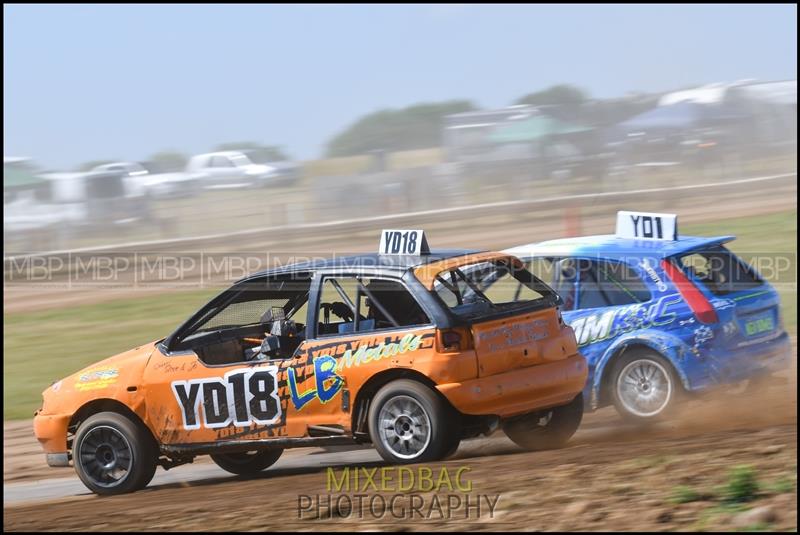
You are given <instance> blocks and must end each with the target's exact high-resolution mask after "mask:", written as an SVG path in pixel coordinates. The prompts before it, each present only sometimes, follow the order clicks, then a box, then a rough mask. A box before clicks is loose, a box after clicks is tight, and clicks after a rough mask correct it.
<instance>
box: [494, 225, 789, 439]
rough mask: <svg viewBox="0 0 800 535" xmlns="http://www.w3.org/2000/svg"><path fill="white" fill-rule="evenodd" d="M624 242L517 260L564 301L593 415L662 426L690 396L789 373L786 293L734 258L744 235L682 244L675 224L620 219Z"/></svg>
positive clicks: (528, 249)
mask: <svg viewBox="0 0 800 535" xmlns="http://www.w3.org/2000/svg"><path fill="white" fill-rule="evenodd" d="M616 232H617V233H616V234H615V235H604V236H586V237H579V238H566V239H559V240H552V241H546V242H542V243H537V244H529V245H524V246H520V247H515V248H513V249H509V250H507V251H506V252H509V253H511V254H513V255H515V256H517V257H519V258H521V259H522V260H523V261H525V262H526V264H529V269H530V271H531V272H533V273H534V274H536V275H537V276H538V277H539V278H540V279H542V280H544V281H545V282H548V281H549V282H550V285H551V286H552V288H553V289H554V290H556V292H558V294H559V295H560V296H561V298H562V299H563V301H564V303H563V307H562V313H563V317H564V321H566V322H567V323H569V324H570V325H571V326H572V328H573V329H574V331H575V337H576V338H577V341H578V347H579V350H580V352H581V353H582V354H583V355H584V357H586V359H587V361H588V364H589V376H588V379H587V384H586V387H585V389H584V392H583V395H584V399H585V400H586V401H587V405H588V407H587V408H588V409H590V410H594V409H597V408H599V407H602V406H605V405H609V404H613V405H614V406H615V407H616V409H617V411H618V412H619V413H620V415H621V416H622V417H623V418H625V419H627V420H631V421H636V422H640V423H642V422H648V421H653V420H655V419H656V418H658V417H660V416H662V415H663V414H665V413H667V412H668V410H669V409H670V408H671V407H673V406H674V405H675V402H676V400H677V398H678V397H680V395H681V394H682V393H685V392H697V391H702V390H704V389H708V388H710V387H712V386H715V385H722V384H726V383H735V382H739V381H742V380H744V379H752V378H755V377H759V376H766V375H769V374H771V373H773V372H775V371H779V370H782V369H785V368H787V367H788V366H789V365H790V360H791V354H792V350H791V344H790V341H789V335H788V334H787V333H786V331H785V330H784V328H783V323H782V320H781V313H780V298H779V296H778V293H777V292H776V291H775V289H774V288H773V287H772V286H771V285H770V284H769V283H767V282H766V281H765V280H763V279H762V278H761V276H760V275H759V274H758V273H757V272H756V271H755V269H753V268H752V267H751V266H749V265H747V263H745V262H744V261H742V260H741V259H740V258H738V257H737V256H736V255H735V254H733V253H732V252H730V251H729V250H728V249H727V248H725V245H724V244H725V243H726V242H729V241H731V240H733V239H734V237H733V236H718V237H711V238H702V237H694V236H681V237H678V234H677V217H676V216H674V215H671V214H652V213H643V212H619V213H618V215H617V231H616Z"/></svg>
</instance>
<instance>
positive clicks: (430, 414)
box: [368, 379, 460, 464]
mask: <svg viewBox="0 0 800 535" xmlns="http://www.w3.org/2000/svg"><path fill="white" fill-rule="evenodd" d="M368 421H369V434H370V437H371V439H372V444H373V445H374V446H375V449H377V450H378V453H380V455H381V457H383V459H384V460H386V461H388V462H391V463H395V464H408V463H417V462H427V461H436V460H439V459H443V458H445V457H446V456H447V455H450V454H452V453H454V452H455V450H456V449H457V448H458V443H459V441H460V433H459V432H460V430H459V429H458V414H457V413H456V412H455V411H454V410H453V409H452V408H451V407H450V405H448V404H447V402H446V401H445V400H444V399H442V398H441V397H439V396H438V395H437V394H436V393H435V392H434V391H433V390H431V389H430V388H428V387H427V386H425V385H423V384H421V383H418V382H417V381H412V380H408V379H399V380H397V381H392V382H391V383H388V384H387V385H385V386H384V387H383V388H381V389H380V390H379V391H378V392H377V394H375V397H374V398H373V399H372V403H370V408H369V414H368Z"/></svg>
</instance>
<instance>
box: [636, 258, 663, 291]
mask: <svg viewBox="0 0 800 535" xmlns="http://www.w3.org/2000/svg"><path fill="white" fill-rule="evenodd" d="M639 267H640V268H642V269H643V270H644V272H645V273H647V276H648V277H650V280H651V281H653V283H654V284H655V285H656V288H658V291H659V292H666V291H667V285H666V283H665V282H664V281H663V280H661V276H660V275H659V274H658V272H657V271H656V270H655V268H653V266H652V265H650V262H649V261H648V259H647V258H643V259H642V261H641V262H639Z"/></svg>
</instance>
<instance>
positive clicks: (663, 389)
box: [608, 350, 681, 424]
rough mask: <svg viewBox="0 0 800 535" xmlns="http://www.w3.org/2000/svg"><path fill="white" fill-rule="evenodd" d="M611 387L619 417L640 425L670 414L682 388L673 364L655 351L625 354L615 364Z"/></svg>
mask: <svg viewBox="0 0 800 535" xmlns="http://www.w3.org/2000/svg"><path fill="white" fill-rule="evenodd" d="M608 385H609V388H610V389H611V399H612V401H613V402H614V407H616V409H617V412H618V413H619V415H620V416H622V418H623V419H625V420H627V421H629V422H632V423H638V424H648V423H652V422H656V421H658V420H659V419H661V418H663V417H665V416H667V415H669V413H670V412H671V411H672V410H673V409H674V407H675V404H676V402H677V399H678V396H679V394H680V388H681V386H680V381H678V379H677V376H676V374H675V371H674V369H673V368H672V364H670V362H669V361H668V360H667V359H665V358H664V357H662V356H661V355H659V354H658V353H656V352H655V351H652V350H636V351H631V352H629V353H626V354H624V355H623V356H622V358H620V359H619V360H618V361H617V362H616V363H615V364H614V367H613V369H612V370H611V376H610V380H609V383H608Z"/></svg>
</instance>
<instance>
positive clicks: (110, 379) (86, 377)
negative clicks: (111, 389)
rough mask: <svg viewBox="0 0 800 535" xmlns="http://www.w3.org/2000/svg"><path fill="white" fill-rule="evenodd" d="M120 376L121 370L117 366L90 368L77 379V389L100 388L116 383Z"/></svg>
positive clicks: (80, 390) (79, 390) (82, 390)
mask: <svg viewBox="0 0 800 535" xmlns="http://www.w3.org/2000/svg"><path fill="white" fill-rule="evenodd" d="M118 377H119V370H118V369H116V368H111V369H98V370H89V371H87V372H84V373H82V374H81V375H80V376H79V377H78V380H77V381H75V390H77V391H78V392H85V391H87V390H100V389H102V388H106V387H108V386H110V385H112V384H114V383H116V382H117V378H118Z"/></svg>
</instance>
